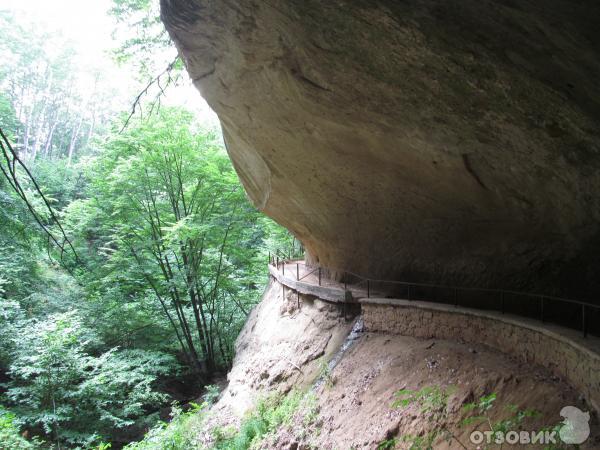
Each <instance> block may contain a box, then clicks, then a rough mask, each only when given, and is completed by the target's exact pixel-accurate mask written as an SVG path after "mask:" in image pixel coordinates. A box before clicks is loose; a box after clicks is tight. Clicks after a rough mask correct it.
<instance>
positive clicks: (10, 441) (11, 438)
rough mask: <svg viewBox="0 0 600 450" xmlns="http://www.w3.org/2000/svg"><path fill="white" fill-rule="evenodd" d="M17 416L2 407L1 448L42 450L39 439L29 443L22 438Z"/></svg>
mask: <svg viewBox="0 0 600 450" xmlns="http://www.w3.org/2000/svg"><path fill="white" fill-rule="evenodd" d="M15 419H16V416H15V415H14V414H13V413H11V412H9V411H7V410H6V409H4V407H2V405H0V446H1V448H2V449H3V450H34V449H38V448H42V447H41V445H42V442H41V441H40V440H39V439H34V440H32V441H28V440H27V439H25V438H23V436H21V432H20V430H19V427H18V426H17V425H16V423H15Z"/></svg>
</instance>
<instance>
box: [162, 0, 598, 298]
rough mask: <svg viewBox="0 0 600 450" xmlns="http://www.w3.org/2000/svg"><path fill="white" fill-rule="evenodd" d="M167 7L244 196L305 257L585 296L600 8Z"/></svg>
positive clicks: (279, 0)
mask: <svg viewBox="0 0 600 450" xmlns="http://www.w3.org/2000/svg"><path fill="white" fill-rule="evenodd" d="M162 12H163V20H164V22H165V23H166V25H167V28H168V30H169V32H170V34H171V36H172V37H173V39H174V40H175V42H176V44H177V46H178V48H179V50H180V53H181V55H182V56H183V58H184V60H185V63H186V66H187V69H188V72H189V73H190V75H191V77H192V78H193V80H194V82H195V84H196V86H197V87H198V88H199V89H200V91H201V93H202V95H203V96H204V97H205V98H206V100H207V101H208V103H209V104H210V105H211V107H212V108H213V109H214V110H215V111H216V112H217V114H218V115H219V117H220V119H221V123H222V127H223V132H224V135H225V139H226V143H227V148H228V151H229V153H230V155H231V158H232V160H233V163H234V165H235V167H236V169H237V171H238V174H239V176H240V178H241V180H242V182H243V184H244V186H245V187H246V189H247V192H248V194H249V196H250V198H251V199H252V200H253V202H254V203H255V204H256V205H257V206H258V207H259V208H260V209H262V210H263V211H264V212H265V213H267V214H268V215H270V216H271V217H273V218H274V219H275V220H277V221H278V222H280V223H281V224H282V225H284V226H286V227H288V228H289V229H290V230H292V231H293V232H294V233H295V234H296V235H297V236H298V237H299V238H300V239H301V240H302V241H303V242H304V244H305V246H306V248H307V249H308V251H309V253H310V255H311V256H312V257H313V258H314V260H315V261H318V262H319V263H321V264H322V265H324V266H325V267H328V268H330V269H337V270H350V271H354V272H357V273H359V274H364V275H368V276H372V277H380V278H394V279H410V280H427V281H443V282H446V283H460V284H463V285H464V284H468V285H478V286H495V287H505V288H523V289H537V290H542V291H546V292H548V291H557V290H560V289H561V288H563V290H568V292H569V293H570V294H574V291H573V290H572V288H573V287H576V288H577V289H579V290H580V291H579V292H577V294H578V295H583V294H590V293H592V292H593V291H594V290H595V289H596V287H595V286H593V285H591V284H590V280H591V279H593V276H594V275H595V272H596V270H597V269H599V268H600V259H598V258H597V257H596V256H595V254H596V252H597V249H598V246H597V245H595V244H596V243H600V235H599V231H600V226H599V218H600V173H599V168H600V127H599V125H598V119H599V118H600V83H599V82H598V81H599V80H600V57H599V54H600V3H598V2H596V1H591V0H590V1H580V2H574V1H571V2H569V1H555V0H545V1H541V0H538V1H533V0H529V1H527V0H523V1H518V2H517V1H514V0H503V1H489V0H460V1H458V0H456V1H433V0H430V1H427V0H407V1H391V0H390V1H384V0H381V1H375V0H364V1H361V0H356V1H324V0H322V1H313V0H302V1H299V0H298V1H292V0H269V1H266V0H257V1H250V0H220V1H217V0H185V1H184V0H162ZM567 288H568V289H567ZM596 292H598V291H597V290H596Z"/></svg>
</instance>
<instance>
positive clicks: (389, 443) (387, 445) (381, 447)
mask: <svg viewBox="0 0 600 450" xmlns="http://www.w3.org/2000/svg"><path fill="white" fill-rule="evenodd" d="M397 444H398V440H397V439H396V438H391V439H385V440H383V441H381V442H380V443H379V444H378V445H377V450H388V449H392V448H396V445H397Z"/></svg>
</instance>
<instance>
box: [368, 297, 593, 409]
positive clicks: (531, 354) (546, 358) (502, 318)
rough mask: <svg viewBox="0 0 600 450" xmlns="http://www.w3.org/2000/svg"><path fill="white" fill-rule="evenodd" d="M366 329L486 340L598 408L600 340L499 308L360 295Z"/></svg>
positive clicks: (485, 341)
mask: <svg viewBox="0 0 600 450" xmlns="http://www.w3.org/2000/svg"><path fill="white" fill-rule="evenodd" d="M360 302H361V306H362V313H363V319H364V323H365V328H366V329H367V330H368V331H385V332H390V333H396V334H401V335H406V336H414V337H420V338H437V339H449V340H460V341H464V342H468V343H478V344H484V345H488V346H490V347H492V348H495V349H497V350H500V351H502V352H504V353H507V354H510V355H513V356H515V357H517V358H519V359H521V360H523V361H525V362H532V363H536V364H539V365H541V366H544V367H546V368H548V369H550V370H551V371H552V372H553V373H555V374H556V375H558V376H560V377H562V378H564V379H566V380H568V382H569V383H570V384H571V385H572V386H573V387H575V388H576V389H578V390H580V391H581V393H582V394H583V395H584V396H585V398H586V399H587V401H588V402H589V403H590V404H591V406H592V407H593V408H594V409H595V410H596V412H597V413H599V414H600V352H599V351H598V349H600V340H598V339H596V338H593V337H590V338H588V339H585V340H584V339H582V338H580V337H579V336H578V335H577V334H576V333H574V332H571V330H568V329H564V328H559V327H554V326H552V325H549V324H544V326H543V327H542V324H541V323H536V322H534V321H529V320H527V319H523V318H516V317H514V316H506V315H502V314H500V313H494V312H487V311H480V310H472V309H467V308H455V307H453V306H447V305H436V304H431V303H427V302H410V301H407V300H390V299H361V300H360Z"/></svg>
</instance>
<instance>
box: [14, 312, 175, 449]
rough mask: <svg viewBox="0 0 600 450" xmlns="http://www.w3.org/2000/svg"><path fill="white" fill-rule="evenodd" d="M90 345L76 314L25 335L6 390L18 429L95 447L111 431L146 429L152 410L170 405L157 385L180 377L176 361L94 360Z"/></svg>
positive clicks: (18, 341) (146, 355) (115, 355)
mask: <svg viewBox="0 0 600 450" xmlns="http://www.w3.org/2000/svg"><path fill="white" fill-rule="evenodd" d="M93 339H94V336H93V334H92V333H91V332H90V331H89V330H87V329H85V327H84V326H83V324H82V321H81V319H80V318H79V317H77V315H76V314H75V313H74V312H68V313H63V314H57V315H54V316H51V317H49V318H48V319H47V320H44V321H30V323H29V324H28V325H27V326H24V327H23V328H22V329H21V330H20V332H19V333H18V335H17V336H16V337H14V339H13V340H14V342H15V350H14V354H13V361H12V364H11V366H10V371H9V375H10V376H11V381H10V382H9V383H8V390H7V399H8V400H9V401H10V403H11V405H13V410H14V411H15V412H17V415H18V418H17V419H16V422H17V423H19V424H21V425H25V426H27V427H28V428H30V429H33V430H40V431H41V432H43V433H44V434H46V435H48V436H50V437H51V438H52V440H53V441H55V442H56V443H67V444H72V445H75V444H80V445H91V444H92V443H93V442H94V441H97V440H98V439H99V438H106V437H109V436H110V433H111V432H112V430H113V429H119V428H124V427H127V426H131V425H133V424H135V423H136V420H143V421H147V419H148V418H147V411H148V409H149V408H152V407H156V405H160V404H162V403H164V402H165V401H166V397H165V396H164V395H163V394H159V393H157V392H155V391H154V389H153V386H152V385H153V383H154V382H155V381H156V379H157V377H158V376H165V375H168V374H170V373H172V372H173V370H175V368H176V364H175V362H174V360H173V358H172V357H170V356H167V355H164V354H158V353H152V352H148V351H142V350H136V351H133V350H131V351H123V352H118V351H117V350H116V349H113V350H111V351H109V352H107V353H104V354H103V355H100V356H99V357H93V356H91V355H89V354H88V353H87V352H86V346H87V345H88V344H89V342H90V341H93Z"/></svg>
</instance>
